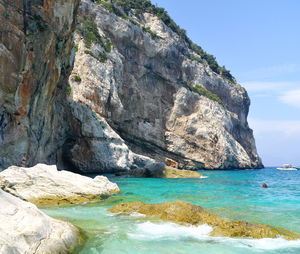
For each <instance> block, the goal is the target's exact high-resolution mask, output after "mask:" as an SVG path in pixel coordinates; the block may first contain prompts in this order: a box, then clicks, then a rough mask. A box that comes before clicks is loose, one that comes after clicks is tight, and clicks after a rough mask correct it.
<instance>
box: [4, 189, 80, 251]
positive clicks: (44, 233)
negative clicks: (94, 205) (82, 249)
mask: <svg viewBox="0 0 300 254" xmlns="http://www.w3.org/2000/svg"><path fill="white" fill-rule="evenodd" d="M0 204H1V206H0V221H1V223H0V253H1V254H33V253H35V254H55V253H57V254H58V253H60V254H64V253H70V252H72V250H73V249H74V248H75V247H76V245H77V244H78V243H79V237H80V236H79V231H78V229H77V228H75V227H74V226H73V225H71V224H70V223H67V222H64V221H59V220H56V219H53V218H50V217H49V216H47V215H46V214H44V213H43V212H41V211H39V210H38V209H37V208H36V206H35V205H33V204H31V203H29V202H25V201H23V200H21V199H19V198H17V197H14V196H13V195H11V194H9V193H6V192H4V191H3V190H1V189H0Z"/></svg>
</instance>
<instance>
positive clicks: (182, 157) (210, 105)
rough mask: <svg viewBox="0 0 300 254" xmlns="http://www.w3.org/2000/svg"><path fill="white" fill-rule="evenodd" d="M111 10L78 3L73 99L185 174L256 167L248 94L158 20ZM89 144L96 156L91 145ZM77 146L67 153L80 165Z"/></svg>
mask: <svg viewBox="0 0 300 254" xmlns="http://www.w3.org/2000/svg"><path fill="white" fill-rule="evenodd" d="M108 5H109V4H108ZM108 9H109V8H105V5H101V4H96V3H93V2H92V1H89V0H84V1H82V3H81V7H80V11H79V13H80V14H79V18H78V24H79V25H78V29H77V33H76V36H75V38H76V40H75V43H76V48H77V52H76V57H75V65H74V69H73V71H72V74H71V76H70V79H69V82H70V85H71V88H72V92H71V95H70V97H71V98H72V99H73V100H75V101H76V102H80V103H83V104H85V105H88V106H89V107H90V108H91V109H92V110H93V111H94V112H95V114H97V115H98V116H99V117H100V118H101V119H103V120H102V121H106V122H108V123H109V125H110V126H112V127H113V129H114V130H115V131H116V132H117V133H118V134H119V135H120V136H121V137H122V138H123V139H125V140H126V142H127V144H128V145H129V148H130V149H131V150H132V151H134V152H135V153H138V154H143V155H145V156H147V157H151V158H153V159H155V160H158V161H164V159H165V157H170V158H172V159H174V160H175V161H177V162H178V163H179V167H180V168H186V169H195V168H210V169H214V168H224V169H229V168H257V167H261V166H262V163H261V160H260V158H259V157H258V155H257V152H256V147H255V142H254V138H253V135H252V130H251V129H249V127H248V123H247V114H248V109H249V104H250V100H249V97H248V95H247V92H246V90H245V89H244V88H242V87H241V86H240V85H238V84H235V83H232V82H230V81H229V80H227V79H225V78H224V77H223V76H222V75H220V74H217V73H215V72H214V71H212V69H211V68H210V67H209V66H208V64H206V63H205V62H204V61H202V60H203V59H202V60H201V59H200V60H201V61H202V62H201V61H200V60H199V59H198V58H199V56H197V54H196V53H195V52H194V51H193V50H191V49H190V48H189V46H188V44H187V43H186V42H185V41H184V40H183V39H181V38H180V37H179V36H178V35H177V34H176V33H175V32H174V31H172V29H170V28H169V27H168V26H166V25H165V24H164V23H163V22H162V21H161V20H160V19H159V18H158V17H156V16H155V15H153V14H150V13H147V12H145V13H144V12H143V11H142V12H137V11H135V10H134V9H132V10H131V11H130V13H129V14H128V18H124V17H122V16H121V15H120V14H119V16H118V15H116V14H115V13H114V12H113V11H111V10H108ZM120 10H121V11H122V8H121V9H120ZM124 13H125V12H124ZM91 17H93V18H91ZM92 35H93V36H92ZM197 57H198V58H197ZM195 59H198V60H195ZM193 86H196V87H197V86H199V87H200V88H201V89H202V90H201V89H200V90H199V89H198V90H199V91H200V92H201V91H208V92H207V93H209V95H208V97H210V98H215V99H209V98H207V96H201V95H199V94H198V93H197V92H196V90H197V89H192V87H193ZM203 89H204V90H203ZM192 90H193V91H194V92H193V91H192ZM218 100H220V101H221V102H220V101H218ZM92 135H93V134H92ZM88 142H89V143H90V144H91V145H90V147H93V148H92V149H91V150H90V151H91V153H90V154H89V156H90V157H91V158H94V157H95V156H94V155H96V154H97V153H98V152H97V149H96V147H95V146H94V145H93V143H92V142H96V141H88ZM78 147H80V145H79V144H78V143H77V144H76V143H74V144H73V148H71V153H70V160H71V161H73V162H74V163H75V164H77V165H79V164H80V163H79V162H78V156H77V155H78V154H80V153H79V152H78ZM129 164H131V165H133V163H132V162H131V163H129Z"/></svg>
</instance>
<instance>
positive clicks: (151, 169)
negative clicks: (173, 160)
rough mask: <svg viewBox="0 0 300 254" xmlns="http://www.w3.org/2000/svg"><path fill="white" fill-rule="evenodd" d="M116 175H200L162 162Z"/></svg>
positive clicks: (195, 176) (167, 176)
mask: <svg viewBox="0 0 300 254" xmlns="http://www.w3.org/2000/svg"><path fill="white" fill-rule="evenodd" d="M116 175H128V176H135V177H153V178H201V177H202V175H201V174H200V173H198V172H196V171H192V170H183V169H176V168H172V167H169V166H166V165H165V164H164V163H158V162H156V163H151V164H148V165H146V166H145V167H144V168H137V169H131V170H129V171H127V172H119V173H117V174H116Z"/></svg>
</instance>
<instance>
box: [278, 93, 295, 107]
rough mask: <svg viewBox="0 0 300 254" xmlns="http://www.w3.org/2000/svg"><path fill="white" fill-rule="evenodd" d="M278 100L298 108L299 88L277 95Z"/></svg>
mask: <svg viewBox="0 0 300 254" xmlns="http://www.w3.org/2000/svg"><path fill="white" fill-rule="evenodd" d="M279 100H280V101H281V102H283V103H286V104H288V105H291V106H294V107H297V108H300V89H296V90H290V91H287V92H285V93H283V95H281V96H279Z"/></svg>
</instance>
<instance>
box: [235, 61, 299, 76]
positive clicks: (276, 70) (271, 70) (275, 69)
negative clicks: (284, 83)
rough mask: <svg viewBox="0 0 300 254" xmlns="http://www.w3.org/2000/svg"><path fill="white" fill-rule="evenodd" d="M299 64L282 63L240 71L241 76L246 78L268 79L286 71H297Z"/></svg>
mask: <svg viewBox="0 0 300 254" xmlns="http://www.w3.org/2000/svg"><path fill="white" fill-rule="evenodd" d="M299 70H300V66H299V65H297V64H292V63H291V64H282V65H274V66H268V67H263V68H258V69H254V70H250V71H245V72H242V73H240V76H241V77H244V78H246V79H248V78H249V77H250V78H252V77H255V78H257V79H266V78H267V79H268V78H274V77H278V76H281V75H282V74H284V75H285V74H287V73H296V72H299Z"/></svg>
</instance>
